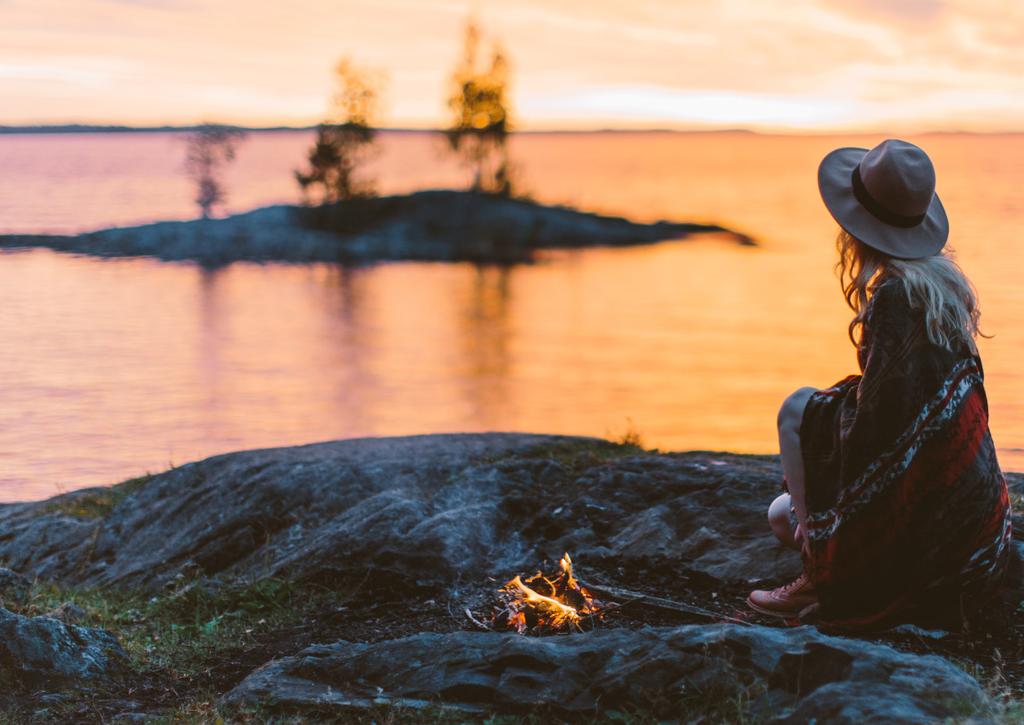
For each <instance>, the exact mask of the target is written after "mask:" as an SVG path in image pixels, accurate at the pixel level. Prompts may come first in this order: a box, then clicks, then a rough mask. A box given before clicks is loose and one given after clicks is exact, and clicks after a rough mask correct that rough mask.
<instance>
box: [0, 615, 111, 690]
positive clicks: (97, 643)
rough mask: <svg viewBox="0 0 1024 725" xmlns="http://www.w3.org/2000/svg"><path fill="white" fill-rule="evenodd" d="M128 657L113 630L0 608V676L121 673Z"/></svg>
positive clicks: (42, 682)
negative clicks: (31, 615) (92, 627)
mask: <svg viewBox="0 0 1024 725" xmlns="http://www.w3.org/2000/svg"><path fill="white" fill-rule="evenodd" d="M126 662H127V655H126V654H125V652H124V650H122V649H121V646H120V645H119V644H118V642H117V639H116V638H115V637H114V636H113V635H112V634H110V633H109V632H105V631H103V630H100V629H91V628H88V627H79V626H77V625H72V624H64V623H63V622H60V621H58V620H56V619H52V618H50V617H32V618H29V617H25V616H23V615H20V614H15V613H13V612H9V611H8V610H6V609H0V682H5V683H10V682H12V681H13V682H16V683H19V684H26V685H31V686H59V685H67V684H72V683H75V684H77V683H80V682H81V681H83V680H95V679H98V678H105V677H109V676H111V675H114V674H117V673H118V672H120V671H121V670H122V668H123V667H124V665H125V664H126Z"/></svg>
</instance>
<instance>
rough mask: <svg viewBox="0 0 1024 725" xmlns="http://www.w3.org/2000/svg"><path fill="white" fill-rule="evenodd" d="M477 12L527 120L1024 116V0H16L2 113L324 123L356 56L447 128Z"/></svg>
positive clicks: (913, 122) (695, 124)
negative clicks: (502, 55)
mask: <svg viewBox="0 0 1024 725" xmlns="http://www.w3.org/2000/svg"><path fill="white" fill-rule="evenodd" d="M470 12H475V13H476V15H477V16H478V18H479V20H480V22H481V24H482V25H483V27H484V29H485V31H486V32H487V33H488V34H489V36H490V37H492V38H496V39H498V40H500V41H501V43H502V44H503V45H504V46H505V47H506V49H507V51H508V54H509V56H510V58H511V61H512V70H513V88H512V92H513V99H514V107H513V110H514V120H515V121H516V123H517V125H518V127H520V128H526V129H546V128H602V127H620V128H625V127H673V128H701V127H717V128H721V127H746V128H753V129H760V130H786V129H788V130H808V129H809V130H831V129H837V130H848V129H871V130H876V129H887V130H903V129H909V130H937V129H962V130H976V131H986V130H1021V129H1024V2H1020V0H893V1H887V0H787V1H786V2H768V1H766V0H721V1H718V2H715V1H714V0H630V2H623V1H622V0H515V1H514V2H512V1H505V2H499V1H498V0H477V1H476V2H472V1H470V0H369V1H367V2H352V1H350V0H289V1H288V2H260V1H258V0H205V1H204V0H0V124H24V123H67V122H85V123H130V124H161V123H190V122H195V121H199V120H204V119H206V120H218V121H224V122H231V123H243V124H253V125H269V124H309V123H314V122H316V121H317V120H318V119H320V118H321V117H322V116H323V114H324V112H325V110H326V107H327V99H328V97H329V95H330V93H331V89H332V85H331V84H332V78H331V69H332V67H333V65H334V64H335V62H336V61H337V59H338V58H339V57H341V56H344V55H348V56H350V57H352V58H353V59H354V60H355V61H356V62H359V63H362V64H364V65H367V66H372V67H374V68H377V69H379V70H381V71H383V72H384V73H385V74H386V75H387V78H388V84H387V88H386V92H385V95H384V109H385V117H384V119H383V122H384V125H388V126H407V127H408V126H412V127H435V126H438V125H441V124H443V123H444V121H445V107H444V98H445V96H446V94H447V90H448V76H449V73H450V71H451V68H452V66H453V64H454V63H455V61H456V59H457V57H458V54H459V48H460V43H461V28H462V24H463V22H464V20H465V18H466V17H467V15H468V14H469V13H470Z"/></svg>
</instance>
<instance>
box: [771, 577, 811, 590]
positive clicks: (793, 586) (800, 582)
mask: <svg viewBox="0 0 1024 725" xmlns="http://www.w3.org/2000/svg"><path fill="white" fill-rule="evenodd" d="M805 584H807V574H806V572H805V573H803V574H801V575H800V576H798V577H797V578H796V579H794V580H793V581H791V582H790V583H789V584H783V585H782V586H781V587H779V588H778V589H776V590H775V591H777V592H778V593H779V594H789V593H791V592H793V591H795V590H797V589H800V588H801V587H803V586H804V585H805Z"/></svg>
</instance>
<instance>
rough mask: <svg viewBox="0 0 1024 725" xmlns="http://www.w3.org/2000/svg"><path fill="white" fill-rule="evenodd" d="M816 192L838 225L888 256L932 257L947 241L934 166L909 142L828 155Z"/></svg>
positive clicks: (840, 150) (890, 141) (889, 142)
mask: <svg viewBox="0 0 1024 725" xmlns="http://www.w3.org/2000/svg"><path fill="white" fill-rule="evenodd" d="M818 190H819V191H820V192H821V198H822V200H823V201H824V202H825V206H826V207H827V208H828V210H829V213H831V214H832V217H833V218H834V219H835V220H836V221H837V222H838V223H839V226H841V227H842V228H843V229H845V230H846V231H848V232H849V233H850V234H852V235H853V236H855V237H856V238H857V239H859V240H860V241H862V242H864V243H865V244H867V245H868V246H870V247H873V248H874V249H877V250H878V251H880V252H883V253H885V254H888V255H889V256H892V257H898V258H900V259H920V258H923V257H930V256H932V255H934V254H937V253H938V252H939V250H941V249H942V247H943V246H944V245H945V244H946V240H947V239H948V238H949V219H948V218H947V217H946V210H945V208H944V207H943V206H942V202H941V201H939V195H938V194H936V193H935V168H934V167H933V166H932V162H931V159H929V158H928V154H926V153H925V152H924V150H923V149H921V148H920V147H918V146H915V145H914V144H912V143H908V142H907V141H900V140H898V139H888V140H886V141H883V142H882V143H880V144H878V145H877V146H875V147H874V148H873V149H864V148H857V147H845V148H838V149H836V150H834V151H832V152H830V153H829V154H828V155H827V156H825V158H824V159H822V161H821V164H820V165H819V166H818Z"/></svg>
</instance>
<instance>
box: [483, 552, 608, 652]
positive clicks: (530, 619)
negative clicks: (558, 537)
mask: <svg viewBox="0 0 1024 725" xmlns="http://www.w3.org/2000/svg"><path fill="white" fill-rule="evenodd" d="M559 565H560V567H561V572H560V573H559V574H557V575H554V576H553V577H547V576H545V575H544V574H543V573H541V572H539V571H538V572H537V573H536V574H534V575H533V576H531V577H529V578H527V579H526V580H523V579H522V577H519V576H516V577H515V578H513V579H512V580H511V581H509V582H506V583H505V585H504V586H503V587H502V588H501V589H499V590H498V595H499V597H500V598H501V600H502V603H503V605H504V606H503V608H502V609H501V610H499V611H498V612H497V614H495V616H494V622H495V624H498V625H500V626H506V627H508V628H509V629H515V630H516V631H517V632H519V634H527V633H530V634H547V633H554V632H571V631H573V630H576V631H580V632H582V631H583V629H584V625H590V626H593V624H594V622H595V621H596V620H598V619H600V618H601V614H602V612H601V609H602V606H601V603H600V602H598V601H597V600H596V599H594V597H593V595H592V594H591V593H590V592H589V591H587V589H586V587H584V586H583V585H582V584H580V583H579V581H577V579H576V577H574V576H573V573H572V559H570V558H569V554H565V555H563V556H562V560H561V562H559Z"/></svg>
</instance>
